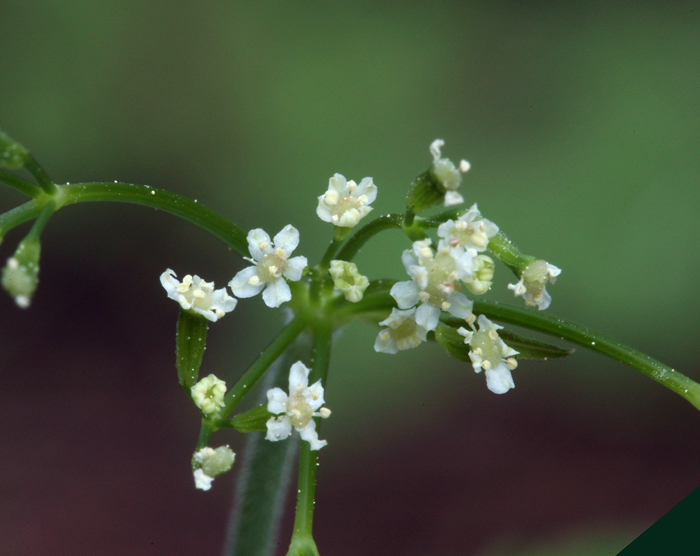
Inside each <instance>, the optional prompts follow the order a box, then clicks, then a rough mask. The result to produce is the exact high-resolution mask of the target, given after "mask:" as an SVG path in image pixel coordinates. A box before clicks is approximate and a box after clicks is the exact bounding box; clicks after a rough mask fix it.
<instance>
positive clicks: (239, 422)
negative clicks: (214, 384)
mask: <svg viewBox="0 0 700 556" xmlns="http://www.w3.org/2000/svg"><path fill="white" fill-rule="evenodd" d="M270 417H274V415H272V413H270V412H269V411H268V410H267V406H266V405H259V406H257V407H254V408H253V409H249V410H248V411H246V412H244V413H239V414H238V415H235V416H234V417H233V418H232V419H231V420H229V421H227V422H226V423H225V424H224V423H222V426H225V427H226V428H232V429H236V430H237V431H238V432H262V431H266V430H267V426H266V423H267V422H268V421H269V419H270Z"/></svg>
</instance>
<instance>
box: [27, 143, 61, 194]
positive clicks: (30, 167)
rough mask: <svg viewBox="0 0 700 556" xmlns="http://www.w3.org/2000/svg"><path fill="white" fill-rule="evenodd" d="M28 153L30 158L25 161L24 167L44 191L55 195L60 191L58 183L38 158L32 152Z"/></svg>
mask: <svg viewBox="0 0 700 556" xmlns="http://www.w3.org/2000/svg"><path fill="white" fill-rule="evenodd" d="M27 155H28V158H27V160H26V161H25V162H24V169H25V170H27V172H29V173H30V174H31V175H32V176H34V179H35V180H36V181H37V183H38V184H39V186H40V187H41V189H43V190H44V192H46V193H48V194H49V195H55V194H56V192H57V191H58V187H57V186H56V184H55V183H54V182H53V180H52V179H51V178H50V177H49V175H48V174H47V173H46V172H45V171H44V169H43V168H42V167H41V165H40V164H39V163H38V162H37V160H36V159H35V158H34V157H33V156H32V155H31V154H30V153H27Z"/></svg>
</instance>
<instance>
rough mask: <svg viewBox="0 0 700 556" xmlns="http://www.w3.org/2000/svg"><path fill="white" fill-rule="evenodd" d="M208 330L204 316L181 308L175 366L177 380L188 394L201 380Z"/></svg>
mask: <svg viewBox="0 0 700 556" xmlns="http://www.w3.org/2000/svg"><path fill="white" fill-rule="evenodd" d="M208 328H209V323H208V321H207V319H206V318H204V317H203V316H202V315H197V314H196V313H192V312H190V311H187V310H185V309H182V308H180V316H179V317H178V319H177V331H176V334H175V365H176V366H177V378H178V380H179V381H180V384H181V385H182V387H183V388H184V389H185V390H186V391H187V392H188V393H189V391H190V388H192V387H193V386H194V385H195V384H196V383H197V380H199V368H200V367H201V366H202V357H203V355H204V350H205V349H206V343H207V329H208Z"/></svg>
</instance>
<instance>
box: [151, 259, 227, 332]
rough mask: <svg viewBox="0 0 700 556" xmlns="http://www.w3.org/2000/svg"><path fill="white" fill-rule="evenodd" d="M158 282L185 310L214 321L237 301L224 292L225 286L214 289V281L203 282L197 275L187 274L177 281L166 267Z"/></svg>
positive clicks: (173, 273) (172, 272)
mask: <svg viewBox="0 0 700 556" xmlns="http://www.w3.org/2000/svg"><path fill="white" fill-rule="evenodd" d="M160 283H161V284H162V285H163V287H164V288H165V291H166V292H168V297H169V298H170V299H174V300H175V301H177V302H178V303H179V304H180V307H182V308H183V309H185V310H188V311H194V312H195V313H197V314H200V315H202V316H203V317H205V318H206V319H207V320H210V321H212V322H216V321H217V320H219V319H220V318H221V317H223V316H224V315H225V314H226V313H230V312H231V311H233V310H234V309H235V307H236V304H237V303H238V301H237V300H236V299H235V298H233V297H231V296H230V295H228V294H227V293H226V288H221V289H220V290H214V282H205V281H204V280H202V279H201V278H200V277H199V276H196V275H195V276H191V275H189V274H188V275H187V276H185V277H184V278H183V279H182V282H178V280H177V278H176V276H175V272H174V271H172V270H170V269H168V270H166V271H165V272H163V274H161V275H160Z"/></svg>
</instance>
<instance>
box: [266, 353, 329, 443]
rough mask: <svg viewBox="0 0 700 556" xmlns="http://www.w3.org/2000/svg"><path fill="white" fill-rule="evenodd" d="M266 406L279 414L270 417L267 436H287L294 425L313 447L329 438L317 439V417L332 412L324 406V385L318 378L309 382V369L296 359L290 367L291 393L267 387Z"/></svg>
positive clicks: (273, 438) (275, 439) (275, 437)
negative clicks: (311, 382) (315, 419)
mask: <svg viewBox="0 0 700 556" xmlns="http://www.w3.org/2000/svg"><path fill="white" fill-rule="evenodd" d="M267 400H268V403H267V410H268V411H269V412H270V413H272V414H273V415H276V416H277V417H270V419H269V420H268V421H267V435H266V436H265V438H266V439H267V440H271V441H273V442H276V441H277V440H284V439H285V438H287V437H288V436H290V435H291V434H292V428H294V429H296V430H297V431H299V434H300V435H301V438H302V440H306V441H307V442H308V443H309V444H311V449H312V450H320V449H321V448H323V447H324V446H325V445H326V444H328V442H326V441H325V440H319V439H318V433H317V432H316V422H315V421H314V420H313V418H314V417H321V418H324V419H325V418H327V417H329V416H330V414H331V412H330V410H329V409H328V408H325V407H321V406H322V405H323V404H324V403H325V402H324V400H323V386H322V385H321V381H320V380H317V381H316V382H314V383H313V384H312V385H311V386H309V369H308V368H306V366H305V365H304V364H303V363H302V362H301V361H297V362H296V363H294V365H292V367H291V369H290V371H289V395H287V394H286V393H285V392H284V390H282V389H281V388H272V389H271V390H268V391H267Z"/></svg>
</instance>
